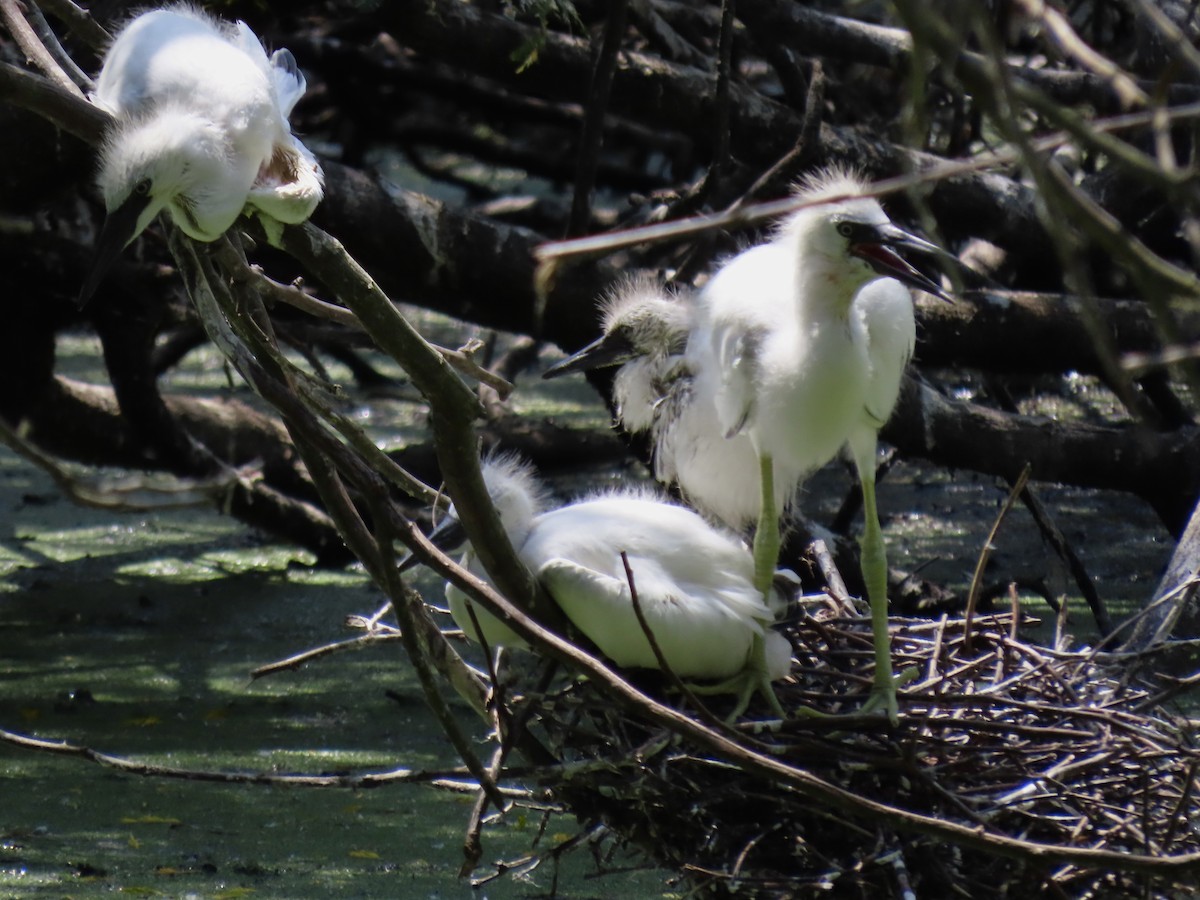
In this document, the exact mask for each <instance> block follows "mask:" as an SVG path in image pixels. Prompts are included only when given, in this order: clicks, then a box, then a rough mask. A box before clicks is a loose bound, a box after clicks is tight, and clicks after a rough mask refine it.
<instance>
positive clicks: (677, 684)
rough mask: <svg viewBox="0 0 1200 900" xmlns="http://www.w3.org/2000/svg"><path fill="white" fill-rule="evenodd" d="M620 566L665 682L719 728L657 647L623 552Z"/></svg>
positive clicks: (627, 560) (640, 623)
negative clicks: (669, 683) (623, 570)
mask: <svg viewBox="0 0 1200 900" xmlns="http://www.w3.org/2000/svg"><path fill="white" fill-rule="evenodd" d="M621 565H622V566H624V567H625V583H626V584H627V585H629V599H630V602H631V603H632V604H633V614H634V615H635V616H636V617H637V621H638V627H640V628H641V629H642V634H644V635H645V636H646V641H647V643H649V644H650V651H651V652H652V653H653V654H654V659H655V661H656V662H657V663H658V668H659V669H660V670H661V671H662V673H663V675H665V676H666V678H667V680H668V681H669V682H671V686H672V687H674V688H675V689H676V690H677V691H679V693H681V694H682V695H683V697H684V699H685V700H687V702H688V703H689V704H691V706H692V709H694V710H696V712H697V713H698V714H699V716H700V718H701V719H704V720H705V721H706V722H708V723H709V724H711V725H714V726H716V727H721V726H722V725H723V724H724V723H722V722H721V721H720V720H719V719H718V718H717V717H716V716H714V715H713V714H712V713H711V712H710V711H709V709H708V707H707V706H705V705H704V704H703V703H701V702H700V699H699V698H698V697H697V696H696V695H695V694H694V693H692V690H691V688H689V687H688V686H687V684H686V683H684V681H683V679H682V678H680V677H679V676H678V675H676V674H675V670H674V669H672V668H671V664H670V663H668V662H667V658H666V656H664V655H663V652H662V647H660V646H659V645H658V638H656V637H655V636H654V629H652V628H651V627H650V623H649V622H648V621H646V614H645V612H644V611H643V610H642V601H641V600H640V599H639V598H638V592H637V585H636V584H634V580H633V568H632V567H631V566H630V565H629V554H627V553H626V552H625V551H624V550H622V551H621Z"/></svg>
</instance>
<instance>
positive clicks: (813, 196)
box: [794, 163, 870, 202]
mask: <svg viewBox="0 0 1200 900" xmlns="http://www.w3.org/2000/svg"><path fill="white" fill-rule="evenodd" d="M869 187H870V182H868V181H867V180H866V178H864V177H863V176H862V173H860V172H858V171H857V170H855V169H852V168H850V167H848V166H843V165H839V164H837V163H834V164H833V165H829V166H825V167H824V168H822V169H817V170H816V171H815V172H810V173H808V174H807V175H806V176H804V178H803V179H801V180H800V182H799V183H797V184H796V186H795V189H794V193H795V196H796V197H797V198H798V199H803V200H808V201H813V202H819V201H823V200H824V201H833V200H848V199H851V198H853V197H861V196H863V194H865V193H866V192H867V189H868V188H869Z"/></svg>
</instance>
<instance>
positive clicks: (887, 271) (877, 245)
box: [850, 223, 954, 303]
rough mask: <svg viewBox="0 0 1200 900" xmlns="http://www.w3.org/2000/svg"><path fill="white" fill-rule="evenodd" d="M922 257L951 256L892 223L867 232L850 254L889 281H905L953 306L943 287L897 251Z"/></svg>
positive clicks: (851, 249) (857, 241)
mask: <svg viewBox="0 0 1200 900" xmlns="http://www.w3.org/2000/svg"><path fill="white" fill-rule="evenodd" d="M893 248H896V249H900V250H908V251H911V252H913V253H921V254H923V255H925V256H950V254H949V253H947V252H946V251H945V250H943V249H942V248H941V247H939V246H938V245H937V244H931V243H930V242H929V241H926V240H924V239H922V238H919V237H917V236H916V235H915V234H909V233H908V232H907V231H905V230H904V229H903V228H898V227H896V226H895V225H892V224H891V223H887V224H885V225H876V226H874V227H872V228H870V229H869V231H867V230H864V234H863V235H862V237H861V238H860V239H858V240H856V241H854V242H853V243H852V244H851V245H850V253H851V254H853V255H854V256H857V257H858V258H859V259H861V260H864V261H865V262H866V263H867V265H869V266H870V267H871V268H872V269H874V270H875V271H876V272H878V273H879V274H880V275H886V276H887V277H888V278H895V279H896V280H898V281H902V282H903V283H904V284H907V285H908V286H909V287H913V288H916V289H917V290H920V291H925V292H926V293H928V294H933V295H934V296H935V297H939V298H941V299H942V300H945V301H946V302H947V303H953V302H954V301H953V300H952V299H951V297H950V296H949V295H948V294H947V293H946V292H945V291H943V290H942V287H941V285H939V284H938V283H937V282H935V281H933V280H932V279H930V278H929V277H927V276H926V275H925V273H924V272H922V271H920V270H919V269H917V268H916V267H915V266H913V265H912V264H911V263H910V262H909V261H908V260H906V259H905V258H904V257H902V256H901V255H900V254H899V253H897V252H896V249H893Z"/></svg>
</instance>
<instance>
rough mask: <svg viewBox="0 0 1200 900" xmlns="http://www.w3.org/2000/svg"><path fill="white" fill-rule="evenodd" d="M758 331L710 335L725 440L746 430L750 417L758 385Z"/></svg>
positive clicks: (734, 330) (760, 336)
mask: <svg viewBox="0 0 1200 900" xmlns="http://www.w3.org/2000/svg"><path fill="white" fill-rule="evenodd" d="M762 341H763V331H762V329H760V328H742V329H739V328H734V327H730V328H725V329H722V330H720V331H714V332H713V350H714V353H715V355H716V359H717V364H718V366H720V371H721V372H722V373H723V375H724V377H723V378H722V379H721V390H720V392H719V393H718V395H717V412H718V414H719V415H720V417H721V425H722V427H723V428H724V429H725V437H727V438H730V437H733V436H734V435H735V434H738V433H740V432H741V431H742V429H744V428H745V427H746V424H747V423H748V422H749V421H750V418H751V417H752V416H753V415H754V396H755V394H754V386H755V384H756V383H757V382H758V373H759V351H760V350H761V348H762Z"/></svg>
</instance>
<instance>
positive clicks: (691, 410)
mask: <svg viewBox="0 0 1200 900" xmlns="http://www.w3.org/2000/svg"><path fill="white" fill-rule="evenodd" d="M785 280H786V279H784V278H783V276H782V275H781V283H782V282H784V281H785ZM781 302H782V300H781ZM694 324H695V303H694V300H693V298H692V297H690V296H687V295H683V294H676V295H672V294H670V293H668V292H667V291H666V289H665V288H664V287H663V286H662V285H661V284H659V283H657V282H655V281H654V280H653V279H650V278H648V277H638V278H633V279H628V280H626V281H623V282H621V283H619V284H618V285H617V287H616V288H615V289H614V291H613V292H612V293H611V294H610V295H609V296H608V297H607V298H606V299H605V300H604V301H603V313H602V316H601V329H602V334H601V336H600V337H599V338H598V339H597V340H595V341H593V342H592V343H591V344H588V345H587V346H586V347H583V348H582V349H580V350H578V351H577V352H576V353H574V354H572V355H571V356H569V357H567V358H566V359H564V360H561V361H560V362H558V363H556V364H555V365H553V366H551V367H550V368H549V369H547V370H546V371H545V372H544V373H542V377H544V378H554V377H557V376H559V375H564V374H566V373H568V372H576V371H581V370H585V369H595V368H600V367H602V366H609V365H619V366H620V368H619V369H618V370H617V373H616V375H615V376H614V378H613V388H612V395H613V401H614V406H615V408H616V415H617V421H618V422H619V423H620V424H621V426H622V427H623V428H624V429H625V430H626V431H628V432H630V433H632V434H638V433H642V432H645V433H648V434H649V436H650V439H651V444H652V447H653V457H654V475H655V477H656V478H657V479H658V480H659V481H661V482H663V483H666V484H678V485H679V489H680V492H681V493H682V494H683V496H684V498H685V499H686V500H687V501H688V503H689V504H690V505H692V506H694V507H695V508H696V509H698V510H700V511H701V512H702V513H704V514H705V515H706V516H708V517H709V518H711V519H714V520H715V521H717V522H720V523H721V524H723V525H725V526H727V527H729V528H732V529H734V530H735V531H742V530H744V529H745V528H746V527H747V526H748V525H750V524H751V523H753V522H756V521H757V520H758V513H759V507H760V505H761V502H762V497H761V493H760V487H759V464H758V454H757V452H756V451H755V449H754V444H753V443H752V442H751V441H750V438H749V436H748V435H746V434H737V435H733V436H731V437H728V438H727V437H726V435H725V429H724V428H723V427H722V426H721V422H720V420H719V419H718V416H717V408H716V400H715V389H716V386H717V382H716V380H715V379H713V378H708V379H705V380H703V381H697V379H696V378H695V372H694V364H693V361H692V360H691V359H689V358H688V356H686V355H685V348H686V347H687V345H688V339H689V337H690V335H691V332H692V329H693V327H694ZM798 480H799V479H798V478H788V477H780V478H777V479H776V491H775V494H776V496H775V501H776V505H777V508H780V509H782V508H783V507H784V506H785V505H786V503H787V502H788V501H789V500H790V499H791V492H792V489H793V487H794V485H795V482H796V481H798Z"/></svg>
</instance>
